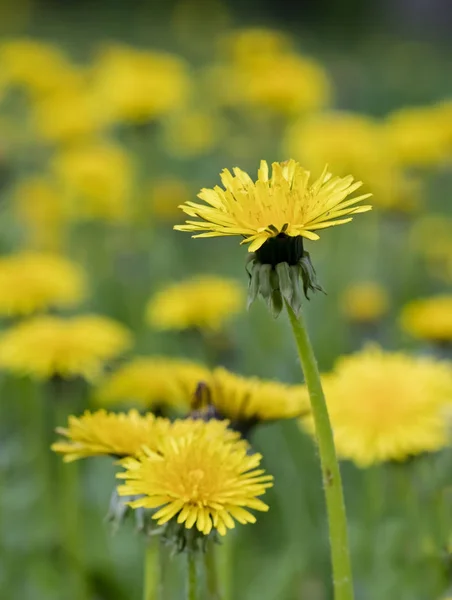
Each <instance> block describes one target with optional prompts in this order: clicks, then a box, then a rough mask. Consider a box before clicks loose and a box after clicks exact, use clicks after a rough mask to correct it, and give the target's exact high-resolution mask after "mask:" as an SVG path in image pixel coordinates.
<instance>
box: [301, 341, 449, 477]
mask: <svg viewBox="0 0 452 600" xmlns="http://www.w3.org/2000/svg"><path fill="white" fill-rule="evenodd" d="M324 386H325V394H326V400H327V405H328V412H329V415H330V419H331V424H332V427H333V432H334V439H335V444H336V449H337V452H338V455H339V456H340V457H342V458H346V459H350V460H353V461H354V462H355V463H357V464H358V465H359V466H361V467H367V466H369V465H371V464H373V463H379V462H384V461H390V460H397V461H401V460H405V459H407V458H409V457H410V456H412V455H416V454H420V453H422V452H432V451H435V450H439V449H440V448H442V447H444V446H445V445H447V443H448V428H449V425H448V419H447V418H446V417H448V412H449V411H450V402H451V399H452V370H451V366H450V364H447V363H443V362H439V361H435V360H433V359H430V358H417V357H411V356H409V355H407V354H403V353H390V352H383V351H382V350H381V349H379V348H378V347H370V348H367V349H365V350H363V351H362V352H359V353H357V354H354V355H351V356H347V357H343V358H341V359H339V361H338V362H337V364H336V365H335V368H334V369H333V371H332V373H330V374H328V375H326V376H325V377H324ZM304 424H305V425H307V426H308V428H309V429H310V430H311V431H313V429H314V425H313V423H312V421H311V420H310V419H309V422H306V420H305V421H304Z"/></svg>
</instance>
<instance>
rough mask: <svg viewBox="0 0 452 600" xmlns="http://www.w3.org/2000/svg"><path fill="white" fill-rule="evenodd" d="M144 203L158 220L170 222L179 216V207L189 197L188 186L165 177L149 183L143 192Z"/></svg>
mask: <svg viewBox="0 0 452 600" xmlns="http://www.w3.org/2000/svg"><path fill="white" fill-rule="evenodd" d="M144 196H145V201H146V204H147V206H148V207H149V208H150V210H151V212H152V214H153V215H155V216H156V217H157V218H158V219H162V220H171V219H174V217H176V216H177V215H178V214H179V205H180V204H184V202H188V201H189V200H190V199H191V197H192V193H191V189H190V186H189V185H188V184H187V183H186V182H185V181H183V180H182V179H178V178H176V177H167V178H164V179H159V180H157V181H153V182H151V183H149V186H148V187H147V191H145V192H144Z"/></svg>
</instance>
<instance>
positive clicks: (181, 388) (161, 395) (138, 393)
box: [96, 356, 209, 412]
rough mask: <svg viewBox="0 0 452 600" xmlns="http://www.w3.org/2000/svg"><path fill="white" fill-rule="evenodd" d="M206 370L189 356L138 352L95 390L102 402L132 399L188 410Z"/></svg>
mask: <svg viewBox="0 0 452 600" xmlns="http://www.w3.org/2000/svg"><path fill="white" fill-rule="evenodd" d="M208 377H209V371H208V370H207V369H206V368H205V367H203V366H202V365H200V364H198V363H195V362H191V361H189V360H184V359H177V358H164V357H159V356H153V357H151V356H139V357H136V358H134V359H132V360H131V361H130V362H128V363H126V364H124V365H122V366H121V367H120V368H119V369H118V370H117V371H115V372H114V373H112V374H111V375H109V376H108V377H107V378H106V379H105V380H104V381H102V382H101V384H100V386H99V387H98V389H97V391H96V399H97V401H98V402H99V403H101V404H113V403H123V402H134V403H138V404H140V405H143V406H146V407H148V408H151V409H153V410H157V409H159V408H162V407H164V406H169V407H173V408H175V409H177V410H179V411H184V412H187V411H188V410H189V409H190V403H191V399H192V397H193V394H194V393H195V391H196V388H197V385H198V383H199V382H201V381H206V380H207V379H208Z"/></svg>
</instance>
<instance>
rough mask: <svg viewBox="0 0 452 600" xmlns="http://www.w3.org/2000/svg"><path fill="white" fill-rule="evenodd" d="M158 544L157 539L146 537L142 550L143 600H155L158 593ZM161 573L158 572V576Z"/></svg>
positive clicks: (159, 566)
mask: <svg viewBox="0 0 452 600" xmlns="http://www.w3.org/2000/svg"><path fill="white" fill-rule="evenodd" d="M158 553H159V544H158V539H155V538H154V539H147V540H146V546H145V550H144V571H143V600H157V597H158V595H159V589H158V587H159V585H158V584H159V581H158V580H159V574H158V573H157V571H158V569H159V568H161V565H159V564H158V563H159V561H158ZM161 576H162V573H160V577H161Z"/></svg>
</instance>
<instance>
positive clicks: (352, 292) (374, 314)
mask: <svg viewBox="0 0 452 600" xmlns="http://www.w3.org/2000/svg"><path fill="white" fill-rule="evenodd" d="M341 304H342V312H343V313H344V315H345V316H346V317H347V318H348V319H349V320H350V321H354V322H356V323H373V322H375V321H378V320H379V319H380V318H381V317H382V316H384V315H385V313H386V312H387V310H388V306H389V299H388V294H387V292H386V290H385V289H384V288H383V287H382V286H381V285H380V284H378V283H376V282H374V281H360V282H358V283H354V284H351V285H350V286H348V287H347V288H346V289H345V291H344V293H343V295H342V298H341Z"/></svg>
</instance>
